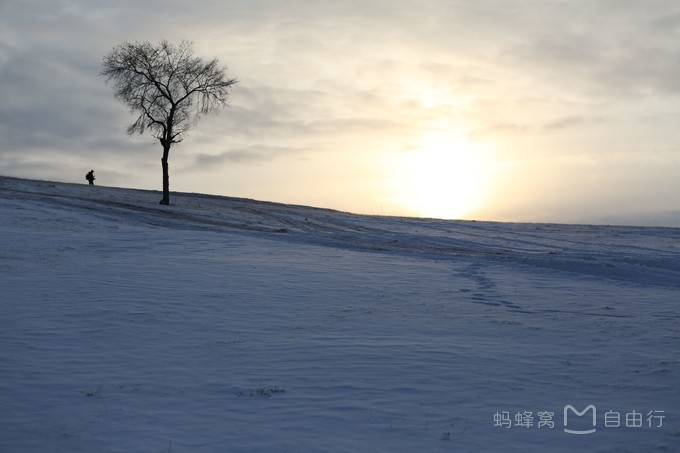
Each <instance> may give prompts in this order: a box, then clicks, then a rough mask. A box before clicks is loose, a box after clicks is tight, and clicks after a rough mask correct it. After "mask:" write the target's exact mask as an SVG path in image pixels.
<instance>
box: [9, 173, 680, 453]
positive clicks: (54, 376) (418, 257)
mask: <svg viewBox="0 0 680 453" xmlns="http://www.w3.org/2000/svg"><path fill="white" fill-rule="evenodd" d="M89 189H91V188H88V187H85V186H74V185H68V184H58V183H45V182H34V181H22V180H15V179H11V178H0V237H1V238H2V242H0V288H2V302H1V303H0V310H1V311H0V345H1V347H0V364H1V366H0V404H1V405H2V408H3V409H2V411H0V426H1V427H2V428H1V429H0V451H3V452H4V451H8V452H14V451H19V452H24V451H31V452H32V451H36V452H38V451H41V452H42V451H55V452H59V451H64V452H66V451H87V452H95V451H106V452H118V451H120V452H123V451H125V452H127V451H158V452H162V451H166V452H167V451H172V452H181V451H187V452H213V451H215V452H217V451H237V452H240V451H243V452H246V451H329V452H336V451H337V452H342V451H347V452H349V451H353V452H355V451H385V452H394V451H404V452H412V451H423V452H424V451H432V452H435V451H442V452H449V451H456V452H458V451H470V452H472V451H526V452H531V451H553V452H561V451H565V452H566V451H575V450H580V451H602V452H605V451H607V452H608V451H611V452H614V451H617V452H619V451H679V450H680V422H679V421H678V410H679V408H680V390H679V389H678V385H677V383H678V372H680V348H678V346H680V329H679V327H678V301H680V297H679V296H680V287H679V284H678V282H680V279H678V276H679V275H680V254H679V253H678V252H677V249H676V248H675V247H677V244H678V243H679V242H678V239H680V232H678V231H677V230H673V229H662V228H625V227H592V226H564V225H521V224H493V223H482V222H479V223H470V222H441V221H426V220H416V219H390V218H379V217H362V216H353V215H350V214H344V213H335V212H333V211H327V210H314V209H312V208H304V207H294V206H284V205H275V204H267V203H257V202H252V201H247V200H236V199H220V198H216V197H204V196H198V195H188V194H187V195H178V196H176V197H175V198H174V200H175V201H174V203H175V204H174V205H173V206H170V207H169V208H165V209H163V208H160V207H157V206H155V205H154V201H151V200H155V197H156V194H150V193H148V192H141V191H129V190H120V189H118V190H116V189H109V188H103V187H95V188H93V189H95V190H94V191H92V190H89ZM284 230H285V231H284ZM567 404H572V405H574V406H575V407H577V408H584V407H586V406H587V405H590V404H593V405H596V406H597V408H598V411H599V412H600V414H604V412H605V411H606V410H609V409H612V410H617V411H620V412H622V413H623V412H630V411H632V410H637V411H643V410H645V411H651V410H659V411H661V410H662V411H665V412H664V413H665V419H664V420H663V422H664V423H663V427H661V428H651V427H647V424H646V421H645V426H644V427H642V428H625V427H621V428H610V429H605V428H604V427H602V426H601V420H600V425H599V426H598V428H599V429H598V432H597V433H595V434H593V435H585V436H575V435H570V434H567V433H564V432H563V429H562V428H563V423H562V409H563V408H564V406H565V405H567ZM502 411H508V412H512V413H513V416H514V413H515V412H518V411H532V412H533V415H534V416H536V421H537V420H538V417H537V412H538V411H552V412H554V413H555V416H554V422H555V427H554V428H553V429H550V428H547V427H543V428H540V429H539V428H538V427H537V426H532V427H531V428H523V427H512V428H510V429H506V428H502V427H497V426H494V414H495V413H496V412H502ZM645 415H646V414H645Z"/></svg>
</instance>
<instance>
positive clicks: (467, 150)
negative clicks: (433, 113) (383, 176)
mask: <svg viewBox="0 0 680 453" xmlns="http://www.w3.org/2000/svg"><path fill="white" fill-rule="evenodd" d="M390 167H392V176H391V178H392V180H391V186H392V187H391V190H392V192H393V193H394V195H395V202H397V203H399V204H400V205H402V206H404V207H405V208H406V209H408V210H410V211H412V212H414V213H415V214H416V215H419V216H424V217H433V218H441V219H460V218H463V217H464V216H466V215H469V214H470V213H471V212H472V211H473V210H474V209H475V208H479V207H480V206H481V204H482V203H483V202H484V198H485V195H486V193H487V191H488V189H489V186H490V183H491V177H492V172H493V162H492V160H491V158H490V153H489V150H488V149H487V147H486V146H485V145H484V144H482V143H477V142H472V141H469V140H466V139H465V138H464V137H462V136H461V135H460V134H458V133H456V132H450V131H435V132H430V133H428V134H427V135H425V136H424V137H423V138H422V140H420V141H419V142H418V143H417V144H416V146H413V147H411V148H410V149H409V150H407V151H404V152H403V153H402V154H401V155H398V156H396V157H394V156H393V157H392V159H391V165H390Z"/></svg>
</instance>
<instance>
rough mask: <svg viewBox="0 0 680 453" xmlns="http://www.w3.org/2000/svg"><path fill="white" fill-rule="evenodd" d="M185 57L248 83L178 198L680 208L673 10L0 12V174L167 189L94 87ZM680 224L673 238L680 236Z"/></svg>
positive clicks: (565, 5) (346, 205) (17, 5)
mask: <svg viewBox="0 0 680 453" xmlns="http://www.w3.org/2000/svg"><path fill="white" fill-rule="evenodd" d="M161 39H167V40H169V41H173V42H177V43H178V42H179V41H181V40H190V41H193V43H194V50H195V53H196V54H197V55H199V56H202V57H205V58H212V57H217V58H218V59H219V60H220V61H221V62H222V63H223V64H224V65H226V66H228V68H229V70H228V75H229V76H230V77H235V78H237V79H239V81H240V83H239V84H238V85H237V86H236V87H235V88H234V89H233V91H232V92H231V107H230V108H228V109H225V110H224V111H223V112H222V113H221V114H220V115H218V116H215V117H208V118H203V119H202V120H201V121H200V122H199V123H198V124H197V126H196V127H195V128H194V129H193V130H192V132H191V133H190V134H189V136H188V137H187V138H186V139H185V141H184V142H182V143H180V144H178V145H177V146H176V147H175V148H173V150H172V151H171V155H170V180H171V185H170V189H171V190H174V191H185V192H203V193H214V194H221V195H229V196H243V197H249V198H257V199H264V200H270V201H280V202H287V203H297V204H307V205H313V206H320V207H329V208H335V209H341V210H348V211H353V212H358V213H367V214H385V215H412V216H428V217H439V218H465V219H484V220H500V221H550V222H582V221H593V222H607V221H613V222H616V221H622V222H628V223H640V224H644V223H649V224H666V223H669V222H671V223H672V222H675V220H671V219H680V216H677V215H676V216H675V217H673V215H674V214H673V213H676V214H677V213H678V212H680V197H679V195H680V178H679V177H678V175H679V174H680V127H678V123H679V122H680V97H679V96H678V94H680V3H678V2H676V1H674V0H639V1H635V0H630V1H624V0H593V1H571V0H570V1H564V0H540V1H539V0H535V1H533V0H521V1H520V0H476V1H463V0H419V1H415V0H403V1H394V0H390V1H387V0H362V1H355V0H343V1H318V0H317V1H312V0H291V1H286V0H231V1H228V2H226V1H218V0H195V1H192V2H186V1H179V0H164V1H160V0H151V1H144V2H140V1H138V0H134V1H132V0H120V1H116V2H110V1H96V0H95V1H93V0H71V1H69V0H54V1H50V2H45V1H33V0H0V99H2V102H1V103H0V138H1V140H0V174H4V175H8V176H19V177H29V178H39V179H51V180H58V181H67V182H84V174H85V173H86V172H87V171H88V170H90V169H94V170H95V173H96V175H97V182H98V183H100V184H102V185H110V186H122V187H138V188H146V189H160V186H161V169H160V157H161V147H160V145H159V144H158V143H157V142H154V140H153V139H152V138H151V137H150V136H135V137H128V136H126V134H125V129H126V127H127V125H128V124H129V123H130V121H131V119H132V117H131V116H130V115H129V113H128V112H127V111H126V109H125V107H124V106H123V105H122V104H120V103H118V102H117V101H116V100H115V99H114V98H113V95H112V91H111V87H108V86H106V84H105V82H104V80H103V78H101V77H100V76H99V72H100V70H101V59H102V57H103V56H104V55H105V54H106V53H107V52H108V51H109V50H110V49H111V48H113V47H114V46H115V45H117V44H119V43H120V42H122V41H125V40H128V41H150V42H152V43H157V42H158V41H160V40H161ZM677 223H678V222H675V224H677Z"/></svg>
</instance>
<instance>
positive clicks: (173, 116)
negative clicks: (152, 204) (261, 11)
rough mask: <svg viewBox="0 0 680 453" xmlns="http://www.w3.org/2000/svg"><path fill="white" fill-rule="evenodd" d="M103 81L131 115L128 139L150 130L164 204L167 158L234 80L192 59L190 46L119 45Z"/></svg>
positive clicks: (222, 101) (223, 101)
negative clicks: (158, 150)
mask: <svg viewBox="0 0 680 453" xmlns="http://www.w3.org/2000/svg"><path fill="white" fill-rule="evenodd" d="M102 66H103V69H102V73H101V74H102V76H103V77H104V78H105V79H106V81H107V82H108V83H111V84H112V86H113V91H114V96H115V97H116V99H118V100H120V101H121V102H123V103H124V104H125V105H127V106H128V108H129V109H130V112H131V113H132V114H133V115H136V117H137V118H136V119H135V121H134V122H133V123H132V124H131V125H130V126H129V127H128V128H127V132H128V134H134V133H139V134H142V133H144V132H145V131H147V130H149V131H150V132H151V134H152V135H153V136H154V137H155V138H157V139H158V141H159V142H160V144H161V146H162V147H163V158H162V159H161V163H162V167H163V199H162V200H161V203H162V204H168V203H169V177H168V155H169V152H170V148H171V147H172V145H174V144H175V143H179V142H181V141H182V140H183V138H184V136H185V134H186V133H187V131H188V130H189V129H191V128H192V127H193V126H194V125H195V124H196V122H197V121H198V119H199V118H200V117H201V116H202V115H206V114H209V113H216V112H218V111H219V110H221V109H222V108H223V107H225V106H227V105H228V103H227V101H228V96H229V91H230V88H231V86H233V85H234V84H236V83H237V80H236V79H230V78H228V77H227V74H226V68H223V67H221V66H220V64H219V61H218V60H217V59H216V58H213V59H212V60H210V61H204V60H202V59H201V58H199V57H196V56H194V54H193V49H192V45H191V43H190V42H187V41H182V42H181V43H180V44H179V45H178V46H175V45H173V44H171V43H169V42H168V41H161V43H160V44H159V45H157V46H154V45H152V44H150V43H148V42H134V43H130V42H124V43H122V44H120V45H118V46H116V47H114V48H113V50H111V52H109V53H108V54H107V55H106V56H105V57H104V58H103V63H102Z"/></svg>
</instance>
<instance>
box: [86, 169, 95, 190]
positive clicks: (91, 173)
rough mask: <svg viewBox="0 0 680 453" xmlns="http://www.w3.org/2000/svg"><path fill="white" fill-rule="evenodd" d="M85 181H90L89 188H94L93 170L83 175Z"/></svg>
mask: <svg viewBox="0 0 680 453" xmlns="http://www.w3.org/2000/svg"><path fill="white" fill-rule="evenodd" d="M85 179H87V180H88V181H90V185H91V186H94V179H95V178H94V170H90V171H89V172H88V173H87V174H86V175H85Z"/></svg>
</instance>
